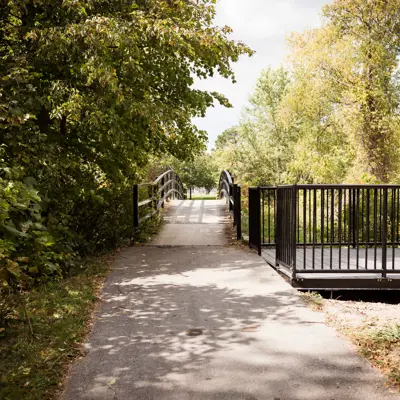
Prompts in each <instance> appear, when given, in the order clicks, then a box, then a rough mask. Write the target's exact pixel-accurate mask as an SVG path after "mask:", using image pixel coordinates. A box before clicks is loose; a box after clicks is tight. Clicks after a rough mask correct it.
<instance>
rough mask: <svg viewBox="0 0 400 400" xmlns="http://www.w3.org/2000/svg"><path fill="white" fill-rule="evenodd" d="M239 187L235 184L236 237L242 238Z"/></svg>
mask: <svg viewBox="0 0 400 400" xmlns="http://www.w3.org/2000/svg"><path fill="white" fill-rule="evenodd" d="M241 197H242V196H241V188H240V186H238V185H236V200H235V207H236V238H237V240H242V199H241Z"/></svg>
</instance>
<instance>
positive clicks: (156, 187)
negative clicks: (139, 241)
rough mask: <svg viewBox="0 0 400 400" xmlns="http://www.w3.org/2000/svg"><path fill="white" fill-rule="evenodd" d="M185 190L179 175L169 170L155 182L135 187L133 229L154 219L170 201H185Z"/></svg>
mask: <svg viewBox="0 0 400 400" xmlns="http://www.w3.org/2000/svg"><path fill="white" fill-rule="evenodd" d="M185 195H186V191H185V188H184V186H183V183H182V181H181V179H180V178H179V176H178V174H176V173H175V171H174V170H173V169H170V168H169V169H168V170H167V171H165V172H164V173H162V174H161V175H160V176H158V177H157V178H156V179H155V180H154V181H153V182H148V183H141V184H138V185H134V186H133V227H134V230H137V229H138V228H139V227H140V225H141V224H142V223H143V222H144V221H146V220H148V219H150V218H152V217H154V216H155V215H156V214H157V213H159V212H160V210H161V209H162V208H163V207H164V204H165V201H166V200H168V199H174V198H178V199H184V198H185Z"/></svg>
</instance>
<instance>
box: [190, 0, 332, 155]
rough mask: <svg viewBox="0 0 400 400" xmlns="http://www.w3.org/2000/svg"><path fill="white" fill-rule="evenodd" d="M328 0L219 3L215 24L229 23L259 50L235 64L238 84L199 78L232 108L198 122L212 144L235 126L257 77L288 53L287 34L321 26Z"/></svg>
mask: <svg viewBox="0 0 400 400" xmlns="http://www.w3.org/2000/svg"><path fill="white" fill-rule="evenodd" d="M327 2H328V1H327V0H220V1H219V2H218V3H217V7H216V10H217V15H216V23H217V24H218V25H220V26H222V25H229V26H230V27H231V28H232V29H233V35H232V38H233V39H235V40H241V41H243V42H245V43H246V44H247V45H248V46H249V47H251V48H252V49H253V50H255V51H256V54H255V55H254V56H253V57H251V58H248V57H242V58H241V59H240V60H239V62H237V63H236V64H234V66H233V69H234V71H235V75H236V80H237V83H236V84H232V83H231V82H230V81H228V80H226V79H223V78H221V77H214V78H212V79H207V80H205V81H199V80H197V81H196V83H195V86H196V87H197V88H199V89H203V90H215V91H218V92H221V93H223V94H224V95H225V96H227V97H228V99H229V100H230V102H231V103H232V104H233V106H234V108H233V109H226V108H224V107H221V106H216V107H214V108H211V109H210V110H209V111H208V112H207V115H206V117H205V118H198V119H196V120H195V123H196V124H197V125H198V126H199V127H200V128H201V129H204V130H206V131H207V132H208V134H209V145H210V147H212V145H213V143H214V141H215V139H216V137H217V136H218V135H219V134H220V133H221V132H222V131H223V130H224V129H226V128H229V127H231V126H233V125H235V124H236V123H237V122H238V121H239V119H240V114H241V111H242V109H243V108H244V107H245V105H246V103H247V99H248V96H249V93H250V92H251V90H252V88H253V86H254V84H255V81H256V79H257V77H258V76H259V74H260V72H261V70H262V69H263V68H266V67H267V66H269V65H271V66H278V65H280V64H282V63H283V62H284V59H285V56H286V54H287V47H286V41H285V40H286V37H287V35H289V34H290V33H291V32H294V31H297V32H301V31H303V30H304V29H307V28H312V27H317V26H319V25H320V17H319V15H320V12H321V8H322V6H323V5H324V4H326V3H327Z"/></svg>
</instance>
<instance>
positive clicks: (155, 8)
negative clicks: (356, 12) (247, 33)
mask: <svg viewBox="0 0 400 400" xmlns="http://www.w3.org/2000/svg"><path fill="white" fill-rule="evenodd" d="M214 14H215V10H214V1H212V0H198V1H190V2H184V1H170V0H165V1H159V0H137V1H132V2H121V1H117V0H110V1H107V2H104V1H100V0H89V1H80V0H78V1H75V0H74V1H69V0H67V1H65V0H56V1H50V0H41V1H37V0H27V1H1V2H0V56H1V63H0V75H1V79H0V124H1V125H0V129H1V136H0V146H1V148H2V149H3V153H2V158H3V161H2V163H3V164H2V167H3V172H2V175H1V179H4V180H5V185H8V184H9V183H10V181H9V178H8V175H7V173H6V172H4V171H17V172H18V173H17V174H16V173H14V175H13V176H14V177H15V176H18V182H19V183H22V184H25V183H24V182H25V181H26V179H29V181H30V182H31V184H32V182H34V183H33V187H29V188H28V187H27V188H26V192H29V190H31V189H32V190H35V191H36V193H37V196H36V197H35V200H30V202H29V207H36V206H37V207H39V208H40V209H41V212H40V221H41V228H40V229H42V230H43V231H45V232H47V234H48V235H49V236H51V237H52V238H53V239H52V241H51V242H52V244H51V246H50V248H51V250H52V253H53V265H56V266H57V265H59V264H60V265H61V264H62V262H63V258H62V257H61V258H60V259H58V255H60V254H64V253H68V254H73V253H74V252H78V253H79V254H81V255H85V254H90V253H92V252H93V251H97V250H99V249H102V248H105V247H110V246H113V245H115V244H116V241H118V240H120V239H121V236H123V235H126V234H127V233H128V232H129V229H130V228H129V226H128V224H127V221H126V218H124V217H123V216H124V215H125V214H126V212H124V210H123V209H122V208H121V207H122V203H123V200H122V199H125V197H124V196H125V193H126V192H127V189H128V188H129V186H130V185H131V184H132V183H134V182H137V181H139V180H140V179H141V177H142V176H143V174H144V172H145V169H146V168H145V167H146V165H147V162H148V159H149V156H151V155H159V154H165V153H170V154H172V155H174V156H176V157H178V158H182V159H183V158H185V157H187V156H191V155H192V154H195V153H199V152H201V151H202V149H204V143H205V140H206V133H205V132H203V131H200V130H198V129H197V128H196V126H195V125H194V124H192V122H191V121H192V118H193V117H196V116H203V115H205V112H206V109H207V107H209V106H211V105H212V104H213V102H214V101H219V102H220V103H221V104H223V105H225V106H229V102H228V100H227V99H226V98H225V97H224V96H223V95H221V94H219V93H215V92H206V91H200V90H197V89H194V88H193V87H192V84H193V78H194V77H195V76H197V77H199V78H207V77H208V76H211V75H213V74H214V72H215V71H218V72H219V74H220V75H222V76H223V77H225V78H229V79H232V80H234V75H233V72H232V69H231V67H230V63H231V62H232V61H236V60H237V59H238V57H239V56H240V55H241V54H251V51H250V50H249V49H248V47H246V46H245V45H244V44H242V43H240V42H234V41H232V40H230V39H229V38H228V36H229V34H230V32H231V30H230V28H228V27H223V28H219V27H216V26H214V24H213V18H214ZM13 179H14V178H13ZM21 193H22V192H21ZM1 196H2V195H1ZM1 200H2V201H3V200H4V197H2V198H1ZM4 201H5V200H4ZM126 201H127V200H126ZM127 204H128V203H127ZM24 218H25V221H24ZM29 218H30V217H29V215H28V213H26V214H24V215H23V218H22V219H20V220H14V221H9V222H10V223H11V222H13V223H14V225H15V229H16V231H17V232H19V233H21V232H22V233H23V234H24V235H25V234H26V235H28V236H29V235H30V234H31V233H32V234H33V229H34V228H33V226H32V225H31V224H28V225H26V224H25V223H28V222H29V221H30V219H29ZM116 221H119V222H120V223H117V222H116ZM24 224H25V225H24ZM116 226H117V227H116ZM4 229H5V227H4V226H3V227H1V234H3V233H4ZM36 229H38V228H36ZM15 235H16V236H15V237H14V242H15V243H16V246H15V249H14V250H13V251H12V252H11V253H10V254H9V255H7V257H5V258H4V259H3V261H0V262H2V263H7V262H8V261H7V260H9V259H11V260H13V262H14V261H15V260H16V258H17V255H22V256H25V255H27V256H28V255H29V254H30V252H31V251H33V250H32V247H29V246H24V247H22V246H19V245H18V243H19V242H18V235H19V234H18V233H15ZM0 250H2V249H0ZM15 262H17V261H15ZM4 265H5V264H4ZM30 267H35V265H30V262H29V263H28V266H27V270H29V268H30ZM57 268H58V267H57Z"/></svg>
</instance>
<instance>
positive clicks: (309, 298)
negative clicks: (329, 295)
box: [301, 292, 324, 311]
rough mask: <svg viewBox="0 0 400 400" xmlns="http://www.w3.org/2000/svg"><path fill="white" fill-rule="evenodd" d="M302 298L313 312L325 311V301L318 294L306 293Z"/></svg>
mask: <svg viewBox="0 0 400 400" xmlns="http://www.w3.org/2000/svg"><path fill="white" fill-rule="evenodd" d="M301 296H302V298H303V300H304V301H305V303H306V304H307V306H309V307H310V308H311V309H312V310H314V311H321V310H322V309H323V307H324V299H323V297H322V296H321V295H320V294H319V293H318V292H305V293H302V294H301Z"/></svg>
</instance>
